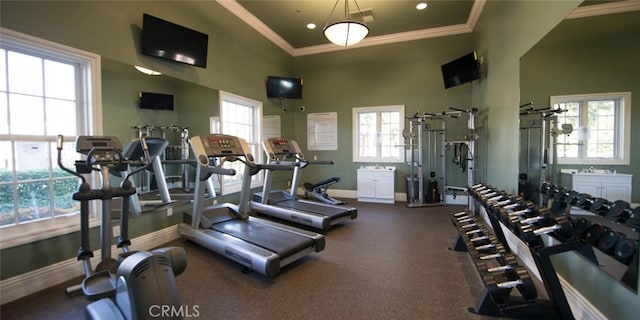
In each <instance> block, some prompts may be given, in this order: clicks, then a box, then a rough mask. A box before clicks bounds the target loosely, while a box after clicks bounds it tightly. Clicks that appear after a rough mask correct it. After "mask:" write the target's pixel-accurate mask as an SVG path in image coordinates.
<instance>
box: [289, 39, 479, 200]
mask: <svg viewBox="0 0 640 320" xmlns="http://www.w3.org/2000/svg"><path fill="white" fill-rule="evenodd" d="M473 50H474V46H473V37H472V35H471V34H465V35H458V36H451V37H444V38H435V39H427V40H419V41H410V42H403V43H398V44H391V45H381V46H373V47H365V48H359V49H352V50H346V51H339V52H332V53H325V54H317V55H311V56H302V57H298V58H296V59H295V60H294V70H295V72H294V73H295V74H296V75H299V76H302V77H304V97H303V98H304V99H303V100H302V101H301V103H300V104H301V105H304V106H305V107H306V111H305V112H304V113H300V112H297V111H296V112H295V119H296V121H295V122H294V125H295V135H294V139H296V140H297V141H298V142H299V143H300V146H301V147H302V148H303V149H306V147H307V143H306V140H307V137H306V132H307V130H306V128H307V127H306V126H307V114H308V113H314V112H337V114H338V150H335V151H307V152H306V154H305V156H306V157H307V158H311V159H312V158H313V156H314V155H317V156H318V159H327V160H333V161H334V163H335V164H334V165H333V166H316V167H315V168H314V169H313V170H306V171H305V170H303V173H302V177H303V178H302V180H303V181H320V180H323V179H326V178H327V177H331V176H336V175H337V176H340V177H341V178H342V180H341V181H340V183H339V184H337V185H336V188H338V189H347V190H355V189H356V169H357V168H359V167H360V165H363V164H364V163H354V162H353V156H352V144H353V141H352V132H353V131H352V130H353V128H352V127H353V126H352V108H354V107H370V106H385V105H405V116H411V115H413V114H414V113H416V112H421V113H422V112H431V113H439V112H442V111H444V110H445V109H446V107H448V106H451V107H458V108H462V109H468V108H471V107H472V105H471V85H470V84H465V85H461V86H458V87H454V88H450V89H447V90H445V89H444V83H443V80H442V74H441V71H440V66H441V65H442V64H444V63H446V62H449V61H451V60H453V59H455V58H458V57H460V56H462V55H464V54H467V53H469V52H471V51H473ZM447 122H448V127H447V128H448V130H447V131H448V132H447V140H462V138H463V132H464V131H463V130H464V128H466V125H467V123H466V120H465V119H460V120H459V121H458V120H452V121H449V120H448V121H447ZM447 161H448V162H449V163H450V159H447ZM387 165H394V166H396V167H397V173H396V188H395V190H396V192H404V191H405V188H406V187H405V181H404V177H405V175H406V174H407V173H408V166H407V165H405V164H404V163H393V164H387ZM428 167H429V164H428V163H425V168H428ZM425 173H427V174H428V172H427V169H425ZM447 180H448V182H447V183H448V184H451V185H458V186H465V185H466V176H465V173H462V171H461V170H455V169H453V168H450V170H449V172H448V173H447Z"/></svg>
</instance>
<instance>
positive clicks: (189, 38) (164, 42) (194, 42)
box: [142, 13, 209, 68]
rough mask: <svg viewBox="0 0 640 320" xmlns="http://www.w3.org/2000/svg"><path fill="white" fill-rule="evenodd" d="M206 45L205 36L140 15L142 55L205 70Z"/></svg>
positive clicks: (206, 38) (146, 15)
mask: <svg viewBox="0 0 640 320" xmlns="http://www.w3.org/2000/svg"><path fill="white" fill-rule="evenodd" d="M208 43H209V36H208V35H207V34H204V33H202V32H198V31H195V30H192V29H189V28H187V27H183V26H180V25H177V24H175V23H172V22H169V21H166V20H162V19H160V18H156V17H154V16H152V15H149V14H146V13H144V14H143V15H142V54H145V55H148V56H152V57H157V58H162V59H167V60H171V61H176V62H180V63H185V64H188V65H192V66H197V67H201V68H206V67H207V47H208Z"/></svg>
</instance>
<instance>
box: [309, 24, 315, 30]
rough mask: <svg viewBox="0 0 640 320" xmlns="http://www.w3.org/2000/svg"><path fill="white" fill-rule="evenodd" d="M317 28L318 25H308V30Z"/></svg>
mask: <svg viewBox="0 0 640 320" xmlns="http://www.w3.org/2000/svg"><path fill="white" fill-rule="evenodd" d="M315 28H316V24H315V23H313V22H312V23H307V29H311V30H313V29H315Z"/></svg>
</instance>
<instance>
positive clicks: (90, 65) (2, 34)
mask: <svg viewBox="0 0 640 320" xmlns="http://www.w3.org/2000/svg"><path fill="white" fill-rule="evenodd" d="M0 39H1V42H2V47H3V48H5V49H9V50H12V51H19V52H23V53H27V54H33V55H36V56H49V57H59V58H61V59H63V60H66V61H73V62H74V63H77V64H79V65H80V66H81V72H80V77H79V79H78V81H82V82H83V83H84V86H83V90H82V91H81V92H78V93H77V94H78V96H79V99H78V101H79V105H80V109H81V110H79V118H81V119H82V121H84V124H85V129H84V131H83V132H81V134H87V135H88V134H92V135H100V134H102V94H101V93H102V89H101V88H102V83H101V63H100V56H99V55H97V54H94V53H91V52H87V51H83V50H79V49H76V48H72V47H68V46H65V45H62V44H58V43H55V42H51V41H48V40H44V39H40V38H37V37H33V36H29V35H26V34H23V33H20V32H16V31H12V30H8V29H4V28H0ZM41 137H42V136H38V137H37V138H39V139H40V138H41ZM74 139H75V137H65V141H67V142H68V141H73V140H74ZM0 140H5V141H12V140H13V138H11V137H10V136H7V135H0ZM48 140H49V141H50V142H52V143H54V142H55V137H50V138H48ZM54 154H55V153H54ZM71 169H73V168H71ZM90 183H91V182H90ZM96 208H97V207H96V206H91V210H92V216H95V214H93V213H95V212H97V211H96ZM91 222H92V225H96V224H97V223H98V219H92V221H91ZM79 229H80V215H79V214H71V215H63V216H55V217H52V218H46V219H42V220H36V221H31V222H25V223H21V224H14V225H10V226H4V227H2V228H1V231H0V249H4V248H9V247H13V246H18V245H21V244H25V243H29V242H33V241H38V240H42V239H46V238H50V237H54V236H60V235H63V234H67V233H71V232H76V231H78V230H79Z"/></svg>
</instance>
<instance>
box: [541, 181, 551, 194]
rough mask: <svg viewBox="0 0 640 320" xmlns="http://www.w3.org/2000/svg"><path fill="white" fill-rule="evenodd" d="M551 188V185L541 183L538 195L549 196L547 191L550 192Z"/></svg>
mask: <svg viewBox="0 0 640 320" xmlns="http://www.w3.org/2000/svg"><path fill="white" fill-rule="evenodd" d="M552 186H553V185H552V184H550V183H548V182H543V183H542V184H541V185H540V193H541V194H545V195H546V194H549V190H551V187H552Z"/></svg>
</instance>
